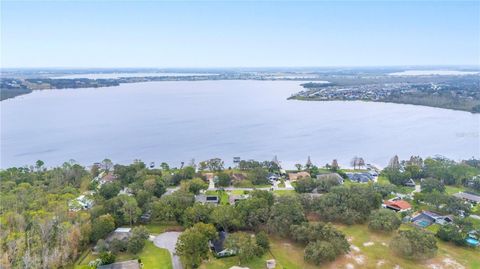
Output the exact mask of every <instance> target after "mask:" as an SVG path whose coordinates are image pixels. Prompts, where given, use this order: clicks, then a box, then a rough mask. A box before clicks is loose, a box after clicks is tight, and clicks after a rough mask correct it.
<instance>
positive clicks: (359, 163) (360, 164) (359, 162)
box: [357, 157, 365, 168]
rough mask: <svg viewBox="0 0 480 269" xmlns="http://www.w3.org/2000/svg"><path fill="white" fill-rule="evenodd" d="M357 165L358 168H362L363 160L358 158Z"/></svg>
mask: <svg viewBox="0 0 480 269" xmlns="http://www.w3.org/2000/svg"><path fill="white" fill-rule="evenodd" d="M357 165H358V167H359V168H361V167H364V166H365V160H364V159H363V158H362V157H360V158H358V164H357Z"/></svg>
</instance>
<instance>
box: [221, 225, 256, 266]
mask: <svg viewBox="0 0 480 269" xmlns="http://www.w3.org/2000/svg"><path fill="white" fill-rule="evenodd" d="M225 247H226V248H228V249H232V250H233V251H234V252H235V253H236V255H237V257H238V260H239V262H240V264H244V263H246V262H248V261H250V260H251V259H253V258H254V257H255V256H257V255H258V254H260V252H259V251H261V250H260V247H259V246H258V245H257V243H256V241H255V239H254V238H253V237H252V235H250V234H247V233H244V232H237V233H234V234H230V235H229V236H228V237H227V239H226V240H225Z"/></svg>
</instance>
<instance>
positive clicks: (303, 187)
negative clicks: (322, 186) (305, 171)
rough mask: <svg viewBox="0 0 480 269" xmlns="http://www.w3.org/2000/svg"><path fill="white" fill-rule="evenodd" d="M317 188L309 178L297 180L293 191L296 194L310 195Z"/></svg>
mask: <svg viewBox="0 0 480 269" xmlns="http://www.w3.org/2000/svg"><path fill="white" fill-rule="evenodd" d="M316 187H317V183H316V182H315V181H314V180H313V179H312V178H311V177H301V178H299V179H297V181H296V184H295V191H296V192H298V193H310V192H312V191H313V190H314V189H315V188H316Z"/></svg>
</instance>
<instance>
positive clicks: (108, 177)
mask: <svg viewBox="0 0 480 269" xmlns="http://www.w3.org/2000/svg"><path fill="white" fill-rule="evenodd" d="M115 180H117V176H115V175H114V174H113V173H112V172H110V173H108V174H106V175H105V176H103V177H102V178H101V179H100V185H103V184H106V183H111V182H114V181H115Z"/></svg>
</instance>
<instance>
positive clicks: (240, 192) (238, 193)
mask: <svg viewBox="0 0 480 269" xmlns="http://www.w3.org/2000/svg"><path fill="white" fill-rule="evenodd" d="M228 192H229V193H230V194H233V195H242V194H245V191H244V190H233V191H228Z"/></svg>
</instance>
